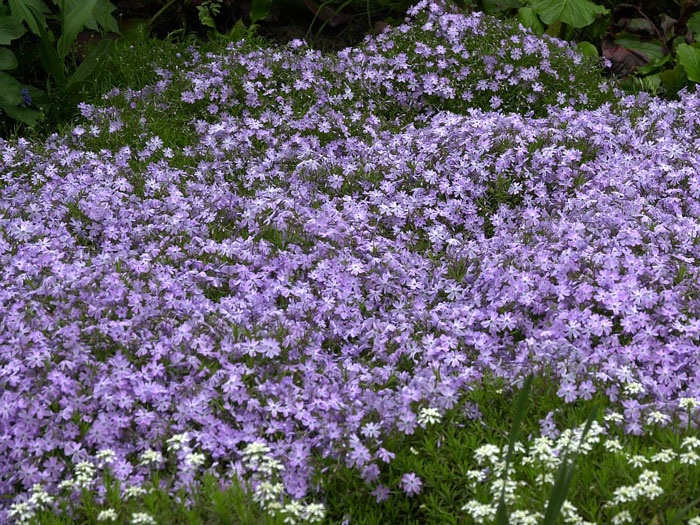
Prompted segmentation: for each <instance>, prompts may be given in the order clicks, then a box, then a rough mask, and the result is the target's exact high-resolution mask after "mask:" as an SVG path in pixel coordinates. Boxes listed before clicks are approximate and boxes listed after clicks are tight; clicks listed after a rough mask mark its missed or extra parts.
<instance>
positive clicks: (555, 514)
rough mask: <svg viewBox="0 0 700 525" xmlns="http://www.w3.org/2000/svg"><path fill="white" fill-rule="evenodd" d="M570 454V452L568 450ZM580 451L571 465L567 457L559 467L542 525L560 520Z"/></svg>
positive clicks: (587, 427)
mask: <svg viewBox="0 0 700 525" xmlns="http://www.w3.org/2000/svg"><path fill="white" fill-rule="evenodd" d="M596 413H597V408H596V407H595V406H594V407H593V408H592V409H591V411H590V412H589V413H588V418H587V420H586V425H585V427H584V429H583V432H582V433H581V441H580V443H582V442H583V441H584V440H585V439H586V436H587V435H588V432H589V430H590V429H591V425H592V424H593V421H594V420H595V418H596ZM567 453H568V450H567ZM578 454H579V450H576V452H575V453H574V457H573V458H572V459H571V463H570V464H567V458H566V455H565V456H564V457H563V458H562V462H561V465H560V467H559V473H558V475H557V480H556V482H555V483H554V486H553V487H552V492H551V493H550V496H549V503H548V504H547V510H546V511H545V514H544V519H543V520H542V523H543V524H544V525H556V524H557V523H558V519H559V513H560V512H561V507H562V505H563V504H564V501H565V500H566V494H567V493H568V492H569V487H570V486H571V480H572V479H573V477H574V469H575V467H576V459H577V457H578Z"/></svg>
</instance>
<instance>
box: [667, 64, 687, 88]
mask: <svg viewBox="0 0 700 525" xmlns="http://www.w3.org/2000/svg"><path fill="white" fill-rule="evenodd" d="M660 76H661V82H662V83H663V85H664V88H665V89H666V92H667V93H668V94H670V95H675V94H676V93H678V91H680V89H681V88H682V87H683V86H685V85H686V83H687V81H688V77H687V76H686V74H685V69H684V68H683V66H681V65H680V64H679V65H677V66H676V67H674V68H673V69H667V70H666V71H664V72H662V73H661V75H660Z"/></svg>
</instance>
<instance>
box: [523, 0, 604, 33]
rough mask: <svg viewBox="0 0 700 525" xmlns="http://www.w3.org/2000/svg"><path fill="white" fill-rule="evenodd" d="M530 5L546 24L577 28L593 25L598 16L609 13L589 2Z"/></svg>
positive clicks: (538, 0)
mask: <svg viewBox="0 0 700 525" xmlns="http://www.w3.org/2000/svg"><path fill="white" fill-rule="evenodd" d="M530 4H531V6H532V8H533V10H534V11H535V12H536V13H537V14H538V15H539V17H540V18H541V19H542V21H543V22H544V23H545V24H554V23H555V22H563V23H565V24H568V25H570V26H571V27H576V28H580V27H586V26H588V25H591V24H592V23H593V21H594V20H595V18H596V16H598V15H603V14H606V13H607V12H608V10H607V9H605V8H604V7H603V6H600V5H597V4H594V3H593V2H590V1H589V0H530Z"/></svg>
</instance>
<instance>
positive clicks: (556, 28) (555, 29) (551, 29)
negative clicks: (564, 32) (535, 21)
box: [545, 20, 561, 37]
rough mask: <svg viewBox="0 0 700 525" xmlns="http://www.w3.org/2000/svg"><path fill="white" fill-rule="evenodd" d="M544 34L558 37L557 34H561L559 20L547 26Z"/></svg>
mask: <svg viewBox="0 0 700 525" xmlns="http://www.w3.org/2000/svg"><path fill="white" fill-rule="evenodd" d="M545 33H547V34H548V35H549V36H553V37H558V36H559V33H561V20H557V21H556V22H554V23H553V24H549V25H548V26H547V30H546V31H545Z"/></svg>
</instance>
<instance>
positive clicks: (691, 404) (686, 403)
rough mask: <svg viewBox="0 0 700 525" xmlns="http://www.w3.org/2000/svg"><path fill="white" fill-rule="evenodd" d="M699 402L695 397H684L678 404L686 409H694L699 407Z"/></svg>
mask: <svg viewBox="0 0 700 525" xmlns="http://www.w3.org/2000/svg"><path fill="white" fill-rule="evenodd" d="M699 404H700V403H698V400H697V399H695V398H694V397H684V398H682V399H680V400H679V401H678V406H679V407H680V408H682V409H684V410H693V409H694V408H697V407H698V405H699Z"/></svg>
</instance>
